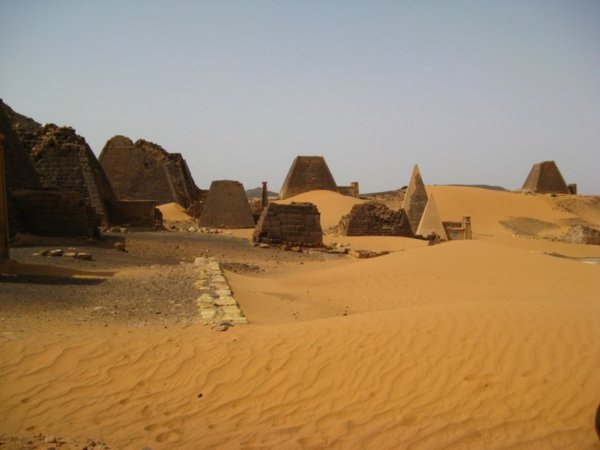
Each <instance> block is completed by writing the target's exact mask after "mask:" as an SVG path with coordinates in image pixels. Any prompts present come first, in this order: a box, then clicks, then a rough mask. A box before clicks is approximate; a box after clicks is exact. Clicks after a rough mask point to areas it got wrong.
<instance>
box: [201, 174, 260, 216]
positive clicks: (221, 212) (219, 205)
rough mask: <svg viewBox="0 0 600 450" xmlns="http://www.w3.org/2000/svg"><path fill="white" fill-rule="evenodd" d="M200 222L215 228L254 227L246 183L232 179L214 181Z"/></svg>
mask: <svg viewBox="0 0 600 450" xmlns="http://www.w3.org/2000/svg"><path fill="white" fill-rule="evenodd" d="M198 224H199V225H200V226H202V227H214V228H254V225H255V223H254V217H253V216H252V211H251V209H250V204H249V203H248V197H247V196H246V191H244V185H243V184H242V183H240V182H239V181H232V180H217V181H213V182H212V183H211V185H210V190H209V191H208V194H207V196H206V201H205V202H204V207H203V208H202V214H201V215H200V219H199V220H198Z"/></svg>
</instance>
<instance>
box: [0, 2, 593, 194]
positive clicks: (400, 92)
mask: <svg viewBox="0 0 600 450" xmlns="http://www.w3.org/2000/svg"><path fill="white" fill-rule="evenodd" d="M0 98H2V99H3V100H4V101H5V102H6V103H8V104H9V105H10V106H12V107H13V108H14V109H15V110H17V111H18V112H21V113H23V114H25V115H28V116H31V117H33V118H34V119H36V120H38V121H39V122H42V123H44V122H54V123H57V124H59V125H71V126H73V127H74V128H75V129H76V130H77V132H78V133H79V134H81V135H83V136H84V137H85V138H86V139H87V141H88V143H89V144H90V145H91V147H92V149H93V150H94V152H95V153H96V154H98V155H99V154H100V151H101V150H102V147H103V146H104V144H105V142H106V141H107V140H108V139H109V138H110V137H111V136H113V135H115V134H124V135H126V136H129V137H130V138H132V139H133V140H136V139H138V138H144V139H147V140H150V141H153V142H156V143H158V144H160V145H162V146H163V147H164V148H166V149H167V150H169V151H171V152H180V153H182V154H183V155H184V157H185V158H186V160H187V161H188V164H189V166H190V168H191V171H192V174H193V176H194V178H195V181H196V183H197V184H198V185H199V186H200V187H203V188H207V187H208V186H209V185H210V182H211V180H213V179H224V178H228V179H238V180H240V181H242V182H243V183H244V185H245V186H246V188H251V187H255V186H258V185H259V184H260V181H263V180H266V181H269V187H270V189H271V190H275V191H277V190H279V188H280V186H281V183H282V181H283V179H284V177H285V175H286V173H287V170H288V168H289V166H290V164H291V162H292V160H293V158H294V157H295V156H296V155H299V154H303V155H312V154H316V155H323V156H325V158H326V160H327V162H328V164H329V166H330V168H331V171H332V172H333V175H334V177H335V179H336V181H337V182H338V184H348V183H349V182H350V181H354V180H357V181H359V182H360V183H361V191H363V192H368V191H379V190H388V189H396V188H399V187H401V186H403V185H405V184H407V183H408V178H409V176H410V171H411V168H412V165H413V164H414V163H418V164H419V165H420V167H421V172H422V174H423V177H424V180H425V182H426V183H427V184H445V183H472V184H475V183H487V184H497V185H502V186H505V187H507V188H511V189H515V188H519V187H520V186H521V184H522V183H523V181H524V179H525V177H526V176H527V174H528V172H529V170H530V168H531V165H532V164H533V163H535V162H539V161H542V160H546V159H554V160H556V161H557V163H558V165H559V167H560V169H561V171H562V173H563V176H564V177H565V179H566V180H567V182H576V183H578V184H579V189H580V192H583V193H594V194H600V176H599V175H598V173H600V1H599V0H587V1H586V0H568V1H567V0H564V1H553V0H544V1H533V0H502V1H500V0H498V1H484V0H481V1H461V0H457V1H449V0H448V1H420V0H415V1H385V2H384V1H372V2H363V1H283V0H276V1H267V0H261V1H258V0H257V1H249V0H248V1H227V0H222V1H214V2H208V1H206V2H203V1H178V2H175V1H174V2H167V1H100V0H98V1H89V0H72V1H64V0H56V1H49V0H39V1H33V0H29V1H27V0H19V1H10V0H0Z"/></svg>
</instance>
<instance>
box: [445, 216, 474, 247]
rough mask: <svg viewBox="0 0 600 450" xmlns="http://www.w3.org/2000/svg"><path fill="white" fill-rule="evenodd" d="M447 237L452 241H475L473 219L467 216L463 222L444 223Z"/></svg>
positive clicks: (446, 221)
mask: <svg viewBox="0 0 600 450" xmlns="http://www.w3.org/2000/svg"><path fill="white" fill-rule="evenodd" d="M442 224H443V225H444V230H446V235H447V236H448V240H450V241H464V240H467V241H468V240H471V239H473V231H472V229H471V218H470V217H468V216H465V217H463V218H462V220H461V221H454V222H453V221H449V220H444V221H443V222H442Z"/></svg>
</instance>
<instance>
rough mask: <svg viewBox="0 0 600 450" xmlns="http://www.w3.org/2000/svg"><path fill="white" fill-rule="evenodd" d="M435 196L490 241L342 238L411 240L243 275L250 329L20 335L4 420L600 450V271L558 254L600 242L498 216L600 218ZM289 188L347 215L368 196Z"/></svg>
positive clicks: (166, 436) (159, 435) (276, 440)
mask: <svg viewBox="0 0 600 450" xmlns="http://www.w3.org/2000/svg"><path fill="white" fill-rule="evenodd" d="M428 189H431V190H430V192H433V193H434V195H435V196H436V200H437V202H438V207H439V208H440V210H441V214H442V216H443V217H444V219H460V217H462V215H471V216H472V217H473V226H474V229H475V232H476V236H477V238H478V239H477V240H474V241H463V242H450V243H446V244H442V245H437V246H431V247H430V246H426V245H425V243H424V242H423V241H415V240H410V239H406V238H386V237H365V238H363V237H360V238H353V239H350V238H345V237H342V236H327V237H326V239H330V240H335V241H338V242H343V241H349V243H350V244H351V245H352V246H354V247H357V248H360V247H362V248H368V247H372V248H375V247H377V248H378V249H388V250H391V251H392V253H391V254H389V255H387V256H382V257H379V258H374V259H368V260H362V259H352V258H339V259H335V258H333V259H331V260H327V261H321V262H318V261H313V262H306V263H304V264H302V265H300V264H298V265H290V264H288V265H284V266H282V268H281V269H279V270H277V271H271V272H266V273H258V274H252V275H248V274H234V273H231V272H226V276H227V278H228V280H229V282H230V284H231V286H232V288H233V291H234V294H235V296H236V299H237V300H238V302H239V303H240V306H241V308H242V309H243V310H244V312H245V314H246V315H247V317H248V318H249V320H250V322H251V324H250V325H249V326H236V327H234V328H232V329H230V330H229V331H227V332H226V333H219V332H216V331H214V330H211V329H210V328H209V327H206V326H202V325H195V326H192V327H188V328H175V329H173V328H170V329H168V330H166V329H162V328H161V329H159V328H148V329H139V330H137V329H136V330H132V329H126V328H119V327H111V328H108V329H105V328H100V327H97V328H96V327H93V326H90V328H88V329H82V328H77V329H71V328H69V326H68V324H64V323H61V324H57V323H56V324H55V323H44V324H39V323H35V324H31V326H26V325H27V322H26V320H24V322H23V323H24V324H25V325H23V327H22V328H19V329H14V330H3V331H2V332H1V333H0V354H1V355H2V360H1V362H0V380H1V383H0V404H2V405H3V406H2V408H0V424H2V425H1V426H0V430H1V431H3V432H6V433H10V434H26V433H36V432H38V431H43V432H45V433H53V434H58V435H62V436H73V437H86V436H99V437H102V438H103V439H104V440H105V441H107V442H108V443H109V444H111V445H112V446H113V448H142V447H144V446H147V447H150V448H152V449H173V448H182V449H188V448H189V449H194V448H286V449H288V448H291V449H293V448H340V449H348V448H368V449H382V448H387V449H397V448H406V449H432V448H435V449H438V448H449V449H450V448H451V449H482V448H483V449H488V448H490V449H491V448H496V449H504V448H519V449H545V448H565V449H594V448H596V449H598V448H600V444H599V443H598V439H597V437H596V435H595V432H594V429H593V417H594V413H595V410H596V407H597V405H598V403H599V402H600V383H598V373H600V327H599V326H598V323H600V302H599V301H598V298H599V295H598V294H599V293H600V266H599V265H594V264H584V263H583V262H581V261H579V260H576V259H568V258H557V257H553V256H549V255H547V254H545V253H544V252H548V251H558V252H560V253H562V254H565V255H570V256H597V257H600V246H583V245H572V244H565V243H560V242H552V241H549V240H540V239H523V238H514V237H511V236H512V233H511V231H510V230H509V229H507V228H506V227H504V226H502V225H501V224H500V222H499V221H500V220H503V219H504V218H506V217H532V218H537V219H540V220H545V221H548V222H552V223H557V224H562V223H563V222H562V221H563V220H564V219H573V218H575V219H577V218H579V219H581V218H582V215H581V214H582V213H581V212H577V210H576V208H573V210H572V212H567V211H565V210H562V209H558V208H556V205H555V203H553V202H554V200H555V199H551V198H550V197H546V196H526V195H522V194H512V193H504V192H494V191H489V190H483V189H474V188H461V187H431V188H428ZM290 200H295V201H313V202H315V203H316V204H317V205H318V207H319V210H320V211H321V214H322V217H323V218H324V219H325V221H326V222H325V223H326V224H333V225H335V223H337V222H336V221H337V220H339V217H340V216H341V215H343V214H344V213H346V212H347V211H348V210H349V209H350V208H351V205H352V204H354V202H356V201H357V200H356V199H352V198H349V197H343V198H340V196H338V195H337V194H335V193H330V192H312V193H306V194H302V195H301V196H298V197H296V198H295V199H290ZM573 211H574V212H573ZM585 211H588V210H587V209H585V208H584V209H583V212H584V213H585V214H586V217H587V219H586V220H588V221H591V220H594V217H595V216H594V214H595V213H592V212H589V211H588V212H585ZM257 251H259V250H258V249H257Z"/></svg>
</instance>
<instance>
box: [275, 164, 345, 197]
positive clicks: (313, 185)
mask: <svg viewBox="0 0 600 450" xmlns="http://www.w3.org/2000/svg"><path fill="white" fill-rule="evenodd" d="M318 189H323V190H328V191H337V190H338V188H337V185H336V183H335V180H334V179H333V175H331V172H330V171H329V167H327V163H326V162H325V158H323V157H322V156H297V157H296V159H294V162H293V163H292V167H290V170H289V172H288V174H287V177H286V178H285V181H284V182H283V185H282V186H281V191H280V192H279V198H281V199H284V198H288V197H293V196H294V195H298V194H302V193H303V192H308V191H314V190H318Z"/></svg>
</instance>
